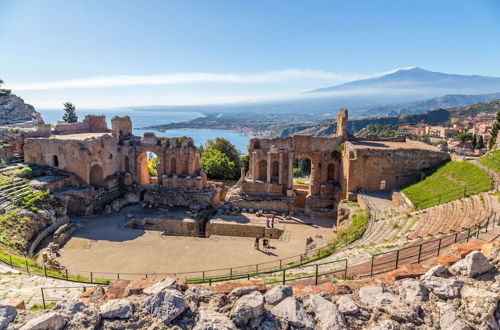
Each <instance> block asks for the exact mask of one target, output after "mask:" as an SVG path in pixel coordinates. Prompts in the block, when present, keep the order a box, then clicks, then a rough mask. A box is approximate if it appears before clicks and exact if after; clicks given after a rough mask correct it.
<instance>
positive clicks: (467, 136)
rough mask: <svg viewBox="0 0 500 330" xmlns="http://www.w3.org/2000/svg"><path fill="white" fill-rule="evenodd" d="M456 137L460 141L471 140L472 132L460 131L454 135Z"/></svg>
mask: <svg viewBox="0 0 500 330" xmlns="http://www.w3.org/2000/svg"><path fill="white" fill-rule="evenodd" d="M455 137H456V138H457V139H460V141H462V143H463V142H467V141H472V134H469V133H460V134H457V135H456V136H455Z"/></svg>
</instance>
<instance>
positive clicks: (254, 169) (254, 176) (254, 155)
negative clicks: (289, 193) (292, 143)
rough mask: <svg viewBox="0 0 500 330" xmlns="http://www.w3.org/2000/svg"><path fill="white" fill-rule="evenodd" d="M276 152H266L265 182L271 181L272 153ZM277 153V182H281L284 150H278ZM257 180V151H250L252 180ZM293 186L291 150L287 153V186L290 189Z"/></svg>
mask: <svg viewBox="0 0 500 330" xmlns="http://www.w3.org/2000/svg"><path fill="white" fill-rule="evenodd" d="M273 153H276V152H271V151H268V152H267V169H266V170H267V183H271V172H272V162H271V159H272V154H273ZM278 154H279V160H278V164H279V170H278V184H283V169H284V160H283V158H284V156H283V155H284V152H283V151H278ZM256 181H257V151H254V152H252V182H254V183H255V182H256ZM292 186H293V152H289V153H288V182H287V188H288V189H292Z"/></svg>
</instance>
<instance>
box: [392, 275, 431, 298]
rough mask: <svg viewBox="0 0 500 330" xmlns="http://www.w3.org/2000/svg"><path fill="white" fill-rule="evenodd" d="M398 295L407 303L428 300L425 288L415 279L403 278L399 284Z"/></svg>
mask: <svg viewBox="0 0 500 330" xmlns="http://www.w3.org/2000/svg"><path fill="white" fill-rule="evenodd" d="M399 295H400V296H401V298H402V299H403V300H405V301H406V302H409V303H413V302H417V303H418V302H424V301H427V300H429V292H428V291H427V288H426V287H425V286H424V285H422V283H420V282H419V281H417V280H404V281H402V282H401V284H400V286H399Z"/></svg>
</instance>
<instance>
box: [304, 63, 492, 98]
mask: <svg viewBox="0 0 500 330" xmlns="http://www.w3.org/2000/svg"><path fill="white" fill-rule="evenodd" d="M395 89H396V90H399V91H405V90H406V91H411V90H429V89H430V90H442V91H444V90H446V91H451V92H450V94H451V93H453V94H465V93H470V94H476V93H482V94H484V93H494V92H498V91H500V78H497V77H488V76H479V75H470V76H469V75H458V74H448V73H441V72H433V71H428V70H424V69H421V68H419V67H409V68H403V69H397V70H394V71H392V72H390V73H388V74H385V75H382V76H378V77H374V78H368V79H361V80H356V81H352V82H348V83H345V84H341V85H336V86H330V87H324V88H319V89H315V90H312V91H309V92H307V93H325V92H330V93H331V92H340V91H342V92H351V93H353V92H358V93H360V92H362V91H363V90H366V91H369V90H378V91H379V93H382V92H383V91H384V90H387V91H388V90H395ZM469 91H470V92H469ZM447 93H448V92H447Z"/></svg>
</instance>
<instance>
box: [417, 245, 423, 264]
mask: <svg viewBox="0 0 500 330" xmlns="http://www.w3.org/2000/svg"><path fill="white" fill-rule="evenodd" d="M422 245H424V244H423V243H422V244H420V246H419V247H418V260H417V264H419V263H420V259H421V258H422Z"/></svg>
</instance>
